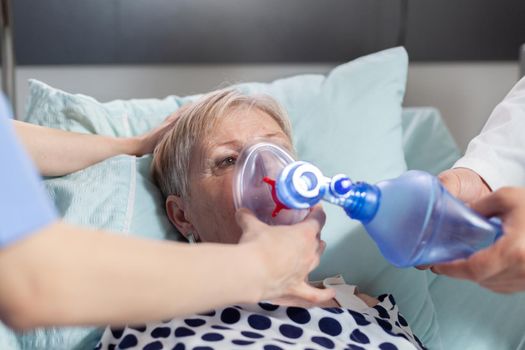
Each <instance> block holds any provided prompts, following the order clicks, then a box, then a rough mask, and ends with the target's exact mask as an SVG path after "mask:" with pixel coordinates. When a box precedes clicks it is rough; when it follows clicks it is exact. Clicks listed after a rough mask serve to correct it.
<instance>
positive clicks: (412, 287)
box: [0, 0, 525, 350]
mask: <svg viewBox="0 0 525 350" xmlns="http://www.w3.org/2000/svg"><path fill="white" fill-rule="evenodd" d="M2 4H3V6H4V7H3V9H4V10H5V9H6V8H7V7H5V6H7V5H8V4H9V1H8V0H2ZM4 13H5V12H4ZM2 18H3V22H2V24H3V25H4V31H3V35H4V36H3V40H2V44H3V57H4V62H5V64H4V65H3V66H2V69H3V74H2V76H3V88H4V91H6V92H7V94H8V96H9V97H11V98H13V96H14V89H13V87H14V84H13V82H14V60H13V57H14V56H13V54H12V51H11V48H12V40H11V38H10V36H9V34H10V33H11V30H10V28H11V27H10V26H9V23H10V22H9V20H8V18H9V17H5V16H4V17H2ZM522 52H524V51H523V48H522ZM378 55H379V56H378ZM382 55H383V56H380V54H377V55H371V56H368V57H365V58H363V59H361V60H357V61H355V62H350V63H349V64H348V65H349V66H345V67H343V68H341V67H336V68H335V69H334V70H333V71H332V72H331V73H330V74H329V75H328V77H322V76H311V75H309V76H297V77H290V78H287V79H283V80H279V81H276V82H274V83H272V84H260V83H252V84H247V85H243V86H242V88H243V89H246V91H248V92H254V91H259V92H260V91H262V92H266V93H270V94H272V95H273V96H274V97H276V98H277V99H278V100H279V101H280V102H281V103H283V104H284V105H285V106H286V107H287V110H288V111H289V113H290V114H291V117H292V121H293V125H294V134H295V135H296V146H297V148H298V151H299V155H300V157H302V158H304V159H308V160H311V161H314V162H316V163H317V164H318V165H320V166H321V167H322V169H323V170H324V171H325V172H326V173H330V172H333V173H335V172H336V171H339V172H344V173H348V174H350V175H351V176H352V177H354V178H355V179H358V180H359V179H362V180H368V181H377V180H380V179H382V178H385V177H389V176H396V175H397V174H399V173H400V172H402V171H404V170H405V169H422V170H426V171H428V172H431V173H433V174H437V173H439V172H440V171H442V170H444V169H447V168H448V167H450V166H451V165H452V164H453V163H454V161H455V160H456V159H457V158H459V156H460V151H459V150H458V148H457V146H456V144H455V143H454V140H453V139H452V137H451V135H450V133H449V131H448V130H447V128H446V126H445V125H444V123H443V121H442V119H441V116H440V113H439V111H438V110H436V109H435V108H431V107H425V108H423V107H419V108H410V107H404V108H401V101H402V95H403V92H404V84H405V82H406V81H405V80H404V79H406V58H405V57H404V56H403V52H402V51H400V50H398V51H396V52H394V53H392V52H390V53H389V55H390V56H388V55H387V57H386V58H385V54H384V53H383V54H382ZM385 59H386V60H387V61H388V62H386V61H384V60H385ZM377 60H383V61H381V62H383V63H385V62H386V63H387V64H386V63H385V64H386V67H390V68H392V69H391V70H389V71H382V69H385V66H381V67H378V66H377ZM521 60H522V61H521V62H522V64H521V67H522V69H525V54H522V56H521ZM374 64H376V65H374ZM390 64H393V65H394V66H389V65H390ZM349 67H350V68H349ZM394 68H395V69H394ZM378 70H379V71H381V72H382V73H384V75H383V76H378V73H377V72H378ZM396 70H397V71H396ZM349 71H350V73H351V74H350V73H349ZM392 71H393V72H394V73H392ZM523 73H525V71H522V74H523ZM356 75H357V78H356ZM350 76H351V77H350ZM403 76H404V78H403ZM385 77H386V78H385ZM294 79H295V80H294ZM326 79H331V80H330V82H331V84H333V91H332V92H331V94H333V96H330V98H331V99H329V102H330V101H331V102H334V101H337V102H341V101H343V102H344V101H345V100H346V101H348V100H350V101H352V102H353V104H352V105H348V104H344V103H343V102H341V103H343V106H347V107H348V109H349V110H351V111H352V113H339V112H340V111H336V110H333V109H332V108H330V109H326V110H325V112H324V113H322V114H320V115H319V114H315V113H312V112H311V110H312V108H310V107H311V105H309V103H311V101H310V100H311V96H313V95H308V94H309V93H312V94H313V93H314V92H315V91H318V90H319V86H320V85H319V84H321V82H323V83H324V84H325V83H326ZM385 79H386V80H385ZM363 82H369V83H370V84H369V85H362V84H363ZM30 84H31V87H30V100H29V102H28V109H27V110H26V111H24V112H23V116H24V117H23V119H25V120H27V121H29V122H32V123H36V124H41V125H47V126H51V127H56V128H62V129H66V130H72V131H79V132H96V133H101V134H108V135H115V136H129V135H133V134H139V133H141V132H143V131H145V130H147V129H149V128H151V127H152V126H153V125H156V124H157V123H158V122H160V120H161V119H162V118H163V117H164V116H166V115H167V114H168V113H170V112H172V111H173V110H175V109H177V108H178V107H180V105H181V104H183V103H185V102H187V101H188V99H191V97H179V96H169V97H166V98H164V99H159V100H157V99H148V100H129V101H112V102H109V103H100V102H98V101H96V100H95V99H93V98H91V97H89V96H83V95H74V94H70V93H68V92H65V91H61V90H58V89H55V88H53V87H50V86H47V85H46V84H44V83H42V82H38V81H33V82H31V83H30ZM316 84H318V85H316ZM385 86H387V87H389V88H390V90H388V91H386V92H385V91H384V88H385ZM310 88H311V89H310ZM375 90H377V91H376V93H370V91H372V92H373V91H375ZM305 91H306V92H305ZM365 91H367V93H366V94H364V95H363V94H362V93H364V92H365ZM203 92H204V91H203ZM315 96H316V97H317V98H320V97H319V96H318V95H315ZM356 96H360V98H361V102H359V99H353V98H354V97H356ZM388 96H390V97H391V99H390V100H385V99H384V98H385V97H388ZM139 97H140V96H139ZM356 98H357V97H356ZM377 99H380V100H377ZM363 100H364V102H362V101H363ZM325 102H326V101H325ZM321 105H322V103H321ZM356 105H357V106H356ZM306 106H308V107H309V108H306ZM328 110H329V111H330V114H334V115H340V117H341V119H338V120H339V122H341V123H344V127H345V128H347V130H355V131H356V133H355V134H352V135H353V137H348V138H347V139H346V140H345V141H344V146H345V147H348V150H349V154H352V155H354V157H353V158H352V159H353V161H352V162H349V163H348V164H345V165H344V166H343V165H342V164H340V163H338V161H336V160H335V159H334V157H333V156H327V155H330V154H332V153H334V152H331V151H332V150H331V149H329V146H328V145H327V144H328V142H327V139H323V136H322V135H317V134H316V135H312V134H311V132H312V131H315V130H316V129H319V128H321V127H326V125H329V124H330V123H328V122H327V120H325V119H322V118H321V117H323V116H324V114H326V113H328V112H326V111H328ZM321 111H322V110H321ZM371 111H373V112H374V113H372V112H371ZM318 112H319V111H318ZM21 115H22V113H21ZM304 115H308V118H304ZM319 118H321V119H319ZM367 127H368V128H369V129H368V130H372V129H373V130H374V132H373V133H372V132H371V133H368V132H361V131H360V130H367ZM337 129H344V128H341V127H340V125H336V127H334V128H333V129H330V130H331V132H333V133H337V132H339V130H337ZM359 134H365V135H359ZM325 136H327V137H333V136H334V134H330V133H328V135H325ZM365 146H366V147H367V148H368V149H367V150H366V151H364V150H363V151H361V150H362V149H364V147H365ZM356 149H357V150H360V151H359V152H355V150H356ZM367 152H368V153H367ZM374 152H375V153H374ZM363 153H365V155H366V157H365V156H362V154H363ZM360 156H362V158H359V157H360ZM149 162H150V158H149V157H142V158H134V157H128V156H119V157H115V158H112V159H109V160H107V161H105V162H102V163H100V164H97V165H94V166H92V167H90V168H88V169H86V170H84V171H80V172H77V173H75V174H71V175H68V176H65V177H62V178H51V179H46V180H45V185H46V188H47V189H48V191H49V194H50V196H51V197H52V199H53V200H54V201H55V204H56V206H57V208H58V210H59V211H60V212H61V214H62V215H63V217H64V219H65V220H67V221H69V222H72V223H75V224H79V225H86V226H91V227H100V228H104V229H108V230H112V231H115V232H117V233H121V234H128V235H135V234H141V235H146V237H148V238H152V239H178V236H177V233H176V232H174V231H173V229H172V228H171V226H170V225H169V223H168V222H167V220H166V218H165V216H164V214H163V211H162V205H160V203H161V198H160V194H159V193H158V190H157V189H156V188H155V186H153V184H152V182H151V179H150V176H149ZM94 189H96V191H94ZM93 193H96V194H97V198H94V197H93ZM100 194H105V195H104V196H101V195H100ZM327 212H328V224H327V228H326V230H325V233H324V235H325V236H324V237H325V239H326V240H327V241H328V244H329V248H328V249H327V251H326V254H325V257H323V261H322V263H321V266H320V267H319V268H318V270H317V271H316V272H315V273H314V277H320V276H323V275H327V274H330V273H333V272H335V273H340V272H344V273H346V276H345V279H346V280H347V281H349V282H351V283H355V284H358V285H360V287H361V289H362V290H363V291H365V292H369V293H370V294H375V295H378V294H380V293H384V292H391V293H393V294H394V296H395V297H396V299H397V300H398V303H399V304H400V309H401V312H402V313H404V314H405V315H406V316H407V319H408V320H409V323H410V324H411V326H412V328H413V330H414V331H415V333H416V334H417V335H418V336H419V337H420V338H421V339H422V340H423V341H424V342H425V343H426V344H427V345H428V346H429V348H430V349H458V350H460V349H461V350H463V349H476V350H477V349H480V350H483V349H524V348H525V316H524V315H525V294H523V293H522V294H515V295H498V294H494V293H491V292H489V291H486V290H484V289H481V288H479V287H478V286H476V285H475V284H473V283H470V282H464V281H458V280H453V279H449V278H447V277H443V276H436V275H434V274H432V273H431V272H429V271H416V270H414V269H403V270H399V269H395V268H393V267H391V266H389V265H388V264H387V263H386V261H384V259H383V258H382V257H381V256H380V254H379V252H378V251H377V249H376V248H375V246H374V245H373V243H372V242H371V241H370V239H368V237H367V236H366V234H365V233H364V231H363V230H362V228H361V227H360V226H359V225H357V224H356V223H352V222H350V221H349V220H348V219H347V218H346V217H345V216H344V215H343V216H341V215H339V214H337V213H336V212H335V210H334V209H333V208H330V207H328V208H327ZM100 334H101V330H100V329H96V328H51V329H37V330H34V331H31V332H28V333H25V334H15V333H13V332H12V331H10V330H9V329H7V328H6V327H4V326H1V325H0V349H2V350H21V349H90V348H92V347H93V346H94V345H95V344H96V342H97V338H98V337H99V336H100Z"/></svg>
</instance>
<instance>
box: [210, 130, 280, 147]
mask: <svg viewBox="0 0 525 350" xmlns="http://www.w3.org/2000/svg"><path fill="white" fill-rule="evenodd" d="M273 137H279V138H285V139H286V138H287V137H286V135H285V134H284V132H281V131H277V132H271V133H267V134H264V135H258V136H256V139H261V140H264V139H265V138H273ZM230 145H233V146H238V145H241V142H239V140H228V141H224V142H219V143H213V145H212V146H213V147H219V146H230Z"/></svg>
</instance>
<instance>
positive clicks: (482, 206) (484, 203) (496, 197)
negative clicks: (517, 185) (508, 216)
mask: <svg viewBox="0 0 525 350" xmlns="http://www.w3.org/2000/svg"><path fill="white" fill-rule="evenodd" d="M516 197H517V196H516V189H514V188H510V187H506V188H502V189H500V190H498V191H496V192H494V193H491V194H489V195H488V196H485V197H484V198H482V199H481V200H479V201H477V202H475V203H473V204H472V209H474V210H476V211H477V212H479V213H480V214H481V215H484V216H496V215H498V216H499V215H502V214H505V213H508V212H510V211H511V210H512V209H513V208H514V207H515V206H516V205H517V204H519V198H516Z"/></svg>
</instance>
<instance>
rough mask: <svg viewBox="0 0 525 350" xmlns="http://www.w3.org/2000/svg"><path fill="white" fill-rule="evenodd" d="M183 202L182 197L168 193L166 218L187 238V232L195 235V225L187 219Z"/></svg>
mask: <svg viewBox="0 0 525 350" xmlns="http://www.w3.org/2000/svg"><path fill="white" fill-rule="evenodd" d="M185 204H186V203H185V202H184V200H183V199H182V198H180V197H179V196H175V195H173V194H170V195H169V196H168V198H166V213H167V214H168V219H169V220H170V222H171V223H172V224H173V226H175V227H176V228H177V230H179V232H180V233H181V234H182V235H183V236H184V237H186V238H187V237H188V235H189V234H193V235H194V236H195V235H196V232H195V227H193V224H192V223H191V221H190V220H189V217H188V212H187V210H186V205H185ZM195 238H197V237H195Z"/></svg>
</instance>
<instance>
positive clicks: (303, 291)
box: [292, 282, 335, 304]
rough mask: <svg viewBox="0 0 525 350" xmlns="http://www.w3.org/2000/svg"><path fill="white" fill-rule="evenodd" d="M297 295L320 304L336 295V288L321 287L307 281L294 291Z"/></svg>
mask: <svg viewBox="0 0 525 350" xmlns="http://www.w3.org/2000/svg"><path fill="white" fill-rule="evenodd" d="M292 294H293V295H294V296H295V297H298V298H300V299H302V300H306V301H307V302H309V303H312V304H319V303H322V302H325V301H328V300H330V299H332V298H334V297H335V290H333V289H331V288H326V289H319V288H315V287H312V286H311V285H309V284H308V283H306V282H303V283H302V284H300V285H299V286H298V287H297V288H296V289H295V290H294V292H293V293H292Z"/></svg>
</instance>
